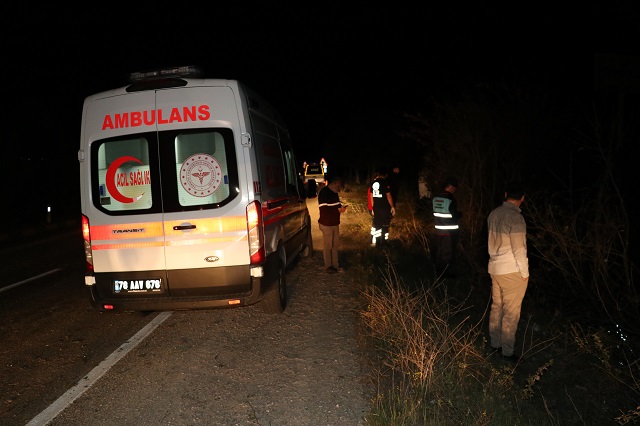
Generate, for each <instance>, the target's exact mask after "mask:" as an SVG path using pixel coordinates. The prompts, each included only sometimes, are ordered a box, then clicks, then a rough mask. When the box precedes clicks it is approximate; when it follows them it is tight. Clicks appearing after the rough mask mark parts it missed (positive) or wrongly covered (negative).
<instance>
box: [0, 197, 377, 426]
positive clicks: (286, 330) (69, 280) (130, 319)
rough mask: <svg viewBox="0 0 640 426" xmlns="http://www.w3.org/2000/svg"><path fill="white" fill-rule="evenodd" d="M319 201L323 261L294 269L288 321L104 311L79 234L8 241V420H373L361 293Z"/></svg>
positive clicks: (1, 354)
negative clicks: (360, 338) (325, 234)
mask: <svg viewBox="0 0 640 426" xmlns="http://www.w3.org/2000/svg"><path fill="white" fill-rule="evenodd" d="M309 202H310V211H311V212H312V215H313V216H314V219H313V220H314V224H316V225H315V226H314V245H315V249H316V253H315V255H314V256H313V257H311V258H305V259H301V260H300V261H299V262H297V264H296V265H294V266H293V268H291V269H290V270H289V271H288V272H287V280H288V288H289V304H288V307H287V309H286V311H285V313H284V314H282V315H276V316H273V315H268V314H265V313H263V312H262V310H261V309H259V307H257V306H254V307H247V308H236V309H223V310H204V311H179V312H164V313H157V312H156V313H104V314H103V313H98V312H97V311H95V310H94V309H93V307H91V305H90V303H89V299H88V293H87V291H86V288H84V283H83V268H84V257H83V250H82V240H81V235H80V233H79V230H75V229H71V230H63V231H60V232H55V233H53V234H51V235H49V236H47V237H46V238H44V239H39V238H37V237H36V238H33V239H32V240H30V241H29V242H28V243H26V244H19V243H18V242H16V243H10V244H4V245H3V248H1V249H0V255H1V256H2V258H3V262H2V265H1V266H0V336H2V337H1V338H0V339H1V341H2V345H1V348H0V377H2V382H1V387H0V424H7V425H24V424H50V425H86V424H91V425H113V424H119V425H129V424H131V425H134V424H135V425H145V424H148V425H169V424H171V425H183V424H185V425H186V424H189V425H200V424H206V425H236V424H238V425H241V424H247V425H249V424H250V425H258V424H260V425H266V424H271V425H321V424H326V425H358V424H362V417H363V415H364V414H365V413H366V412H367V411H368V409H369V400H370V398H369V396H368V395H367V392H366V390H367V389H368V388H369V384H368V383H367V377H366V373H365V372H364V371H362V368H361V363H360V361H361V359H360V353H359V349H358V345H357V337H356V336H357V331H356V318H357V314H356V313H355V312H354V310H355V309H357V303H358V302H357V296H356V289H354V288H353V287H352V285H351V279H350V277H349V274H339V276H338V275H327V274H325V273H324V271H323V269H322V255H321V253H318V252H317V251H318V249H319V248H320V243H319V241H320V240H321V239H320V237H319V230H318V229H317V202H316V204H315V206H314V205H313V200H309ZM152 326H153V327H155V328H152V329H151V331H149V332H148V334H144V330H145V327H147V328H149V327H152ZM141 330H143V331H142V332H141ZM29 422H31V423H29Z"/></svg>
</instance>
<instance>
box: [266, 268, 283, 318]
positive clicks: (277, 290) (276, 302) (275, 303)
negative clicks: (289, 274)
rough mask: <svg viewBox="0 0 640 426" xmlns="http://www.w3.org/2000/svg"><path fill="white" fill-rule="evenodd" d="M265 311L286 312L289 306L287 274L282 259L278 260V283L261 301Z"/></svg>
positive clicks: (273, 312)
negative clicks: (285, 309)
mask: <svg viewBox="0 0 640 426" xmlns="http://www.w3.org/2000/svg"><path fill="white" fill-rule="evenodd" d="M260 304H261V305H262V308H263V309H264V311H265V312H266V313H268V314H279V313H282V312H284V308H285V307H286V306H287V281H286V274H285V267H284V262H283V261H282V259H280V260H279V261H278V276H277V278H276V283H275V285H274V286H273V288H271V289H270V290H269V292H268V293H267V294H266V295H265V296H264V299H262V302H261V303H260Z"/></svg>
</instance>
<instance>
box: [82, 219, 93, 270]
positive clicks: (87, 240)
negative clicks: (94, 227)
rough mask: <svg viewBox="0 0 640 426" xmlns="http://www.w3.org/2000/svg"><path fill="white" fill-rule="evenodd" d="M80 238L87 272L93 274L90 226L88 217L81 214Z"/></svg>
mask: <svg viewBox="0 0 640 426" xmlns="http://www.w3.org/2000/svg"><path fill="white" fill-rule="evenodd" d="M82 238H83V239H84V258H85V261H86V267H87V274H93V251H92V250H91V227H90V226H89V218H88V217H86V216H85V215H82Z"/></svg>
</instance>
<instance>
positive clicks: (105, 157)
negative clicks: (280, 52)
mask: <svg viewBox="0 0 640 426" xmlns="http://www.w3.org/2000/svg"><path fill="white" fill-rule="evenodd" d="M78 160H79V162H80V191H81V210H82V233H83V238H84V251H85V259H86V274H85V284H86V286H87V287H88V289H89V293H90V297H91V302H92V304H93V305H94V306H95V307H96V308H97V309H98V310H100V311H154V310H181V309H203V308H219V307H236V306H247V305H252V304H255V303H258V302H259V303H258V305H262V307H263V308H264V309H265V311H267V312H270V313H279V312H282V311H283V310H284V309H285V307H286V304H287V285H286V279H285V278H286V273H285V272H286V270H287V268H288V267H290V266H291V264H292V262H293V261H294V260H295V259H296V257H297V256H299V255H300V256H308V255H310V254H311V253H312V252H313V242H312V241H313V240H312V236H311V229H312V226H311V219H310V216H309V211H308V209H307V204H306V196H305V192H304V187H303V183H302V179H301V178H300V176H301V174H300V171H299V170H298V168H297V167H296V164H298V162H297V161H296V157H295V155H294V152H293V148H292V144H291V141H290V137H289V132H288V130H287V127H286V126H285V124H284V122H283V120H282V118H281V117H280V115H279V114H278V112H277V111H276V110H275V109H274V108H273V107H272V106H271V105H270V104H269V103H268V102H267V101H266V100H265V99H263V98H261V97H260V96H259V95H258V94H257V93H255V92H254V91H252V90H251V89H250V88H248V87H246V86H245V85H244V84H242V83H241V82H239V81H236V80H222V79H209V78H204V77H202V73H201V72H200V70H198V69H197V68H195V67H175V68H169V69H162V70H154V71H149V72H139V73H133V74H131V76H130V82H129V84H128V85H127V86H124V87H121V88H117V89H114V90H109V91H106V92H102V93H98V94H94V95H91V96H88V97H87V98H86V99H85V100H84V105H83V111H82V123H81V141H80V149H79V151H78Z"/></svg>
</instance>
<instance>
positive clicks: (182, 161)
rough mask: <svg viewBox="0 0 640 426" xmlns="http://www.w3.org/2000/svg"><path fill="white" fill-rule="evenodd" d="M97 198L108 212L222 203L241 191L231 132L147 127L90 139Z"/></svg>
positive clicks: (192, 207) (167, 209)
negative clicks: (149, 128)
mask: <svg viewBox="0 0 640 426" xmlns="http://www.w3.org/2000/svg"><path fill="white" fill-rule="evenodd" d="M91 168H92V174H91V177H92V179H91V180H92V183H91V188H92V195H93V204H94V206H95V207H96V208H98V209H99V210H101V211H103V212H105V213H107V214H109V215H124V214H148V213H161V212H178V211H189V210H202V209H210V208H218V207H221V206H223V205H225V204H227V203H229V202H230V201H231V200H233V199H234V198H235V197H237V196H238V194H239V188H238V185H239V182H238V170H237V163H236V154H235V149H234V139H233V132H232V131H231V129H227V128H207V129H190V130H170V131H164V132H158V133H156V132H149V133H141V134H135V135H128V136H123V137H116V138H110V139H104V140H100V141H96V142H94V143H92V145H91Z"/></svg>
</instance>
